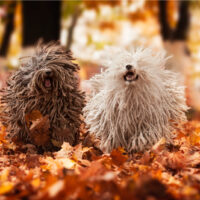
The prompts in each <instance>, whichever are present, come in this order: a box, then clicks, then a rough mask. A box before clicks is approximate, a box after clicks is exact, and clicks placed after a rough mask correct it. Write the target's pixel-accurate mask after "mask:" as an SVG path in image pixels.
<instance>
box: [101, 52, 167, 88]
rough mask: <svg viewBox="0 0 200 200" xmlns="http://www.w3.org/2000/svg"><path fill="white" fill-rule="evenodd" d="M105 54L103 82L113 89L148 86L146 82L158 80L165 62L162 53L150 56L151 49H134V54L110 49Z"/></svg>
mask: <svg viewBox="0 0 200 200" xmlns="http://www.w3.org/2000/svg"><path fill="white" fill-rule="evenodd" d="M106 54H107V55H106V56H107V57H106V56H105V59H106V60H105V64H104V67H105V68H106V69H105V73H104V75H105V82H106V83H108V84H109V85H110V86H113V87H118V86H119V84H120V85H121V86H123V87H132V86H136V85H142V84H145V83H147V84H148V80H153V79H157V78H159V73H160V70H162V69H163V66H164V62H165V59H164V53H162V55H152V52H151V49H145V50H144V49H136V50H135V51H134V52H128V51H126V50H121V49H111V50H110V51H109V53H108V52H107V53H106ZM109 54H110V56H109ZM104 55H105V54H104ZM159 56H160V57H159Z"/></svg>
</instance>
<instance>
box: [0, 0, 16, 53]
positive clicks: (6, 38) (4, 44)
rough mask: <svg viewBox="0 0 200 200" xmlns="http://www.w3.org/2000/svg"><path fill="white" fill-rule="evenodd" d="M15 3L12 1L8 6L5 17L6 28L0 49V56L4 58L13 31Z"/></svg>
mask: <svg viewBox="0 0 200 200" xmlns="http://www.w3.org/2000/svg"><path fill="white" fill-rule="evenodd" d="M15 7H16V2H15V1H13V2H11V3H10V4H8V13H7V16H6V27H5V32H4V35H3V39H2V44H1V48H0V56H6V55H7V52H8V47H9V42H10V38H11V34H12V32H13V30H14V15H15Z"/></svg>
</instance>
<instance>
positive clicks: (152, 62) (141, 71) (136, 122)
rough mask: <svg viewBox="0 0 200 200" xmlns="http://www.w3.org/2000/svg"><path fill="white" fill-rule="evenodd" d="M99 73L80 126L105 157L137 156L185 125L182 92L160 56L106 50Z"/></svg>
mask: <svg viewBox="0 0 200 200" xmlns="http://www.w3.org/2000/svg"><path fill="white" fill-rule="evenodd" d="M102 58H103V59H102V60H104V61H105V62H104V63H103V65H104V67H105V71H103V72H102V73H101V74H98V75H96V76H94V77H93V78H92V79H91V80H90V83H91V85H92V96H91V99H90V100H89V101H88V103H87V105H86V107H85V108H84V115H85V121H86V124H87V125H88V127H89V130H90V132H91V133H94V134H95V136H96V137H99V138H100V139H101V148H102V149H103V150H105V151H106V152H110V151H111V150H112V149H113V148H117V147H119V146H121V147H124V148H125V149H126V150H127V151H143V150H145V149H147V148H149V147H151V146H152V145H153V144H155V143H156V142H157V141H158V140H159V139H160V138H161V137H165V138H166V139H167V140H170V138H171V135H172V134H171V132H172V131H173V130H174V128H175V125H176V124H177V123H179V122H183V121H185V120H186V116H185V113H184V112H185V111H186V110H187V106H186V104H185V97H184V87H182V86H180V85H179V81H178V80H177V75H176V74H175V73H173V72H171V71H169V70H166V69H165V67H164V66H165V62H166V60H167V57H166V56H165V52H164V51H163V52H158V53H155V52H153V51H152V50H151V49H144V48H138V49H136V50H134V51H133V52H129V51H126V50H121V49H117V48H109V49H108V50H107V51H105V52H104V54H103V57H102Z"/></svg>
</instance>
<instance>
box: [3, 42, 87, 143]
mask: <svg viewBox="0 0 200 200" xmlns="http://www.w3.org/2000/svg"><path fill="white" fill-rule="evenodd" d="M72 60H73V58H72V55H71V53H70V52H69V51H66V50H65V49H64V48H63V47H62V46H60V45H59V44H58V43H55V42H51V43H48V44H46V45H45V44H39V45H38V47H37V48H36V52H35V54H34V55H33V56H30V57H27V58H23V59H22V60H21V67H20V68H19V70H18V71H17V72H16V73H14V74H13V75H12V76H11V78H10V79H9V81H8V83H7V88H5V89H3V90H2V91H1V95H2V97H1V112H2V113H1V117H0V118H1V121H2V122H3V124H4V125H5V126H6V127H7V132H8V136H9V137H10V138H11V139H12V138H17V139H18V140H21V141H23V142H26V143H28V142H30V143H31V142H32V141H31V139H30V135H29V128H28V127H27V123H26V120H25V116H26V115H27V114H29V113H31V112H32V111H34V110H38V111H40V113H41V114H42V115H43V116H48V118H49V122H50V133H51V138H52V139H55V140H57V141H59V142H63V141H67V142H69V143H70V144H75V143H76V138H77V136H78V134H79V127H80V124H81V122H82V121H81V119H80V115H81V114H82V108H83V106H84V94H83V93H82V92H80V91H79V89H78V84H79V80H78V77H77V74H76V73H77V71H78V70H79V66H78V65H77V64H75V63H73V62H72ZM65 130H67V131H65Z"/></svg>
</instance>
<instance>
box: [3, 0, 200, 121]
mask: <svg viewBox="0 0 200 200" xmlns="http://www.w3.org/2000/svg"><path fill="white" fill-rule="evenodd" d="M40 38H42V39H43V40H44V41H45V42H48V41H50V40H60V42H61V44H62V45H64V46H66V47H67V48H68V49H71V51H72V52H73V54H74V56H75V57H76V59H77V62H78V63H79V64H80V66H81V70H80V77H81V80H82V82H81V86H82V88H83V89H85V90H87V87H88V86H87V85H86V84H85V83H84V81H83V80H87V79H89V78H90V77H91V76H92V75H94V74H95V73H97V72H99V71H100V67H101V63H99V62H97V58H98V52H99V51H100V50H102V49H103V48H104V47H105V46H107V45H112V46H120V47H124V48H128V49H131V48H134V47H137V46H141V45H142V46H145V47H147V46H151V47H153V48H154V49H155V51H159V50H160V49H163V48H165V49H166V51H167V52H168V54H169V55H173V58H172V59H171V60H170V61H169V62H168V63H167V67H168V68H169V69H170V70H173V71H176V72H177V73H179V74H180V77H182V80H183V82H184V84H185V85H186V96H187V102H188V104H189V105H190V106H191V107H192V111H191V113H192V116H193V117H196V118H199V116H200V115H199V111H200V1H198V0H196V1H159V0H155V1H152V0H151V1H148V0H121V1H120V0H116V1H115V0H112V1H105V0H104V1H87V0H76V1H75V0H74V1H56V2H40V1H37V2H28V1H1V2H0V87H3V86H5V81H6V79H7V77H8V76H9V74H10V72H11V71H13V70H16V69H17V68H18V67H19V60H18V58H19V57H21V56H24V55H28V54H30V53H31V52H32V49H33V46H34V45H35V44H36V43H37V41H38V40H39V39H40Z"/></svg>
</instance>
